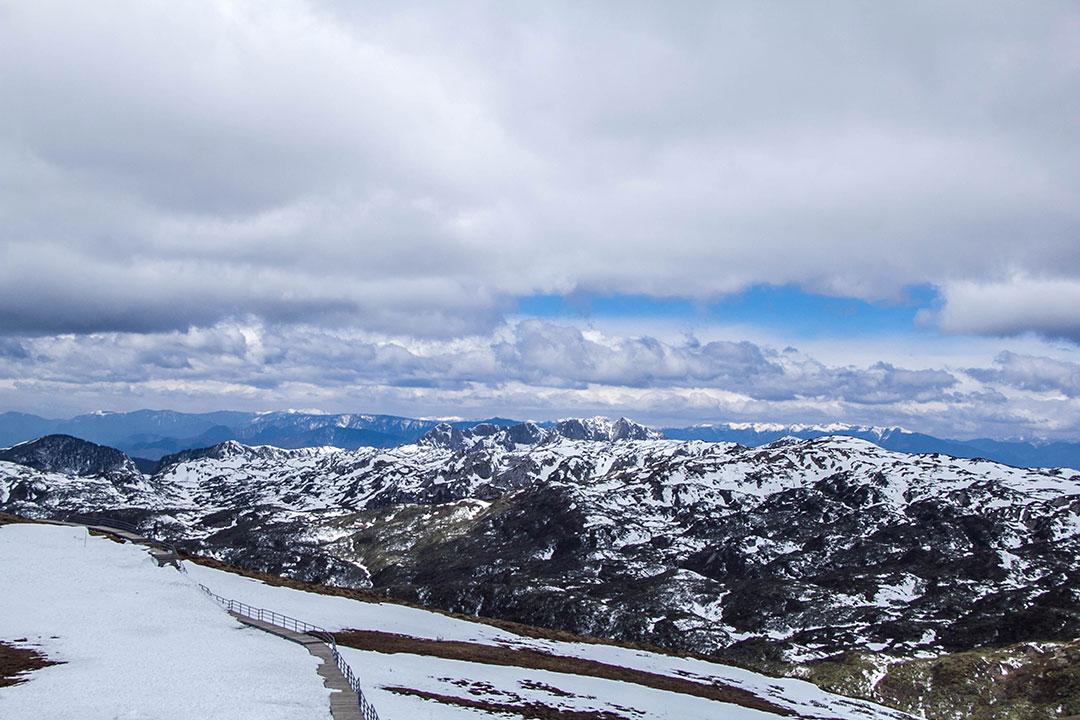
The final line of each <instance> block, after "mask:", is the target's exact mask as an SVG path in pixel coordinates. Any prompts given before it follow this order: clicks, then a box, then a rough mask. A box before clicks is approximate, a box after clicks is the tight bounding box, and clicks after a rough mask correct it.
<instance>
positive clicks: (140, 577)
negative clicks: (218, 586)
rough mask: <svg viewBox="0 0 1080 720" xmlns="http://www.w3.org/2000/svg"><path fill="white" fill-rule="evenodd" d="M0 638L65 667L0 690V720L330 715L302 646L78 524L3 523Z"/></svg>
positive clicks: (238, 719) (234, 719)
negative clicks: (242, 618)
mask: <svg viewBox="0 0 1080 720" xmlns="http://www.w3.org/2000/svg"><path fill="white" fill-rule="evenodd" d="M0 641H3V642H5V643H7V644H13V645H17V646H32V647H34V648H35V649H37V650H39V651H40V652H44V653H45V654H46V655H47V656H48V657H49V658H50V659H51V660H54V661H60V662H62V663H63V664H62V665H55V666H52V667H48V668H44V669H42V670H38V671H36V672H34V673H33V674H32V675H31V676H29V680H28V682H25V683H22V684H19V685H15V686H13V687H0V718H4V719H5V720H16V719H17V718H18V719H20V720H22V719H23V718H25V719H27V720H29V719H30V718H35V719H39V720H59V719H61V718H64V719H70V718H79V719H80V720H99V719H100V720H106V719H108V720H113V719H118V720H151V719H153V720H172V719H176V720H195V719H196V718H198V719H199V720H214V719H217V718H220V719H221V720H245V719H247V718H250V719H251V720H269V719H271V718H273V719H280V720H294V719H296V720H299V719H300V718H305V719H306V718H319V719H320V720H322V719H324V718H326V719H328V718H329V717H330V711H329V708H330V704H329V696H330V691H329V690H326V689H325V688H323V684H322V680H321V678H319V676H318V675H317V674H316V668H317V667H318V665H319V661H318V659H317V658H315V657H313V656H312V655H311V654H309V653H308V652H307V650H305V649H304V648H303V647H302V646H300V645H297V644H294V643H290V642H287V641H283V640H281V639H279V638H276V637H273V636H271V635H267V634H265V633H262V632H260V631H258V630H254V629H251V628H247V627H245V626H243V625H241V624H240V623H238V622H236V621H235V620H233V619H232V618H231V617H229V615H228V614H227V613H225V612H223V611H222V610H221V608H220V607H218V606H217V605H216V604H215V603H214V602H213V601H212V600H210V599H209V598H208V597H206V596H205V595H204V594H203V593H202V592H201V591H200V590H199V589H198V586H197V585H195V583H193V582H192V581H191V580H190V579H188V578H186V577H185V576H184V575H182V574H181V573H178V572H177V571H176V570H174V569H172V568H167V567H166V568H158V567H157V564H156V563H155V562H154V560H153V559H152V558H151V557H150V556H149V555H148V554H147V553H146V551H145V549H143V548H141V547H138V546H135V545H120V544H118V543H115V542H112V541H110V540H107V539H104V538H100V537H88V533H87V531H86V530H85V529H83V528H75V527H56V526H49V525H5V526H2V527H0ZM14 641H20V642H14Z"/></svg>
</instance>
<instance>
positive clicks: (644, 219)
mask: <svg viewBox="0 0 1080 720" xmlns="http://www.w3.org/2000/svg"><path fill="white" fill-rule="evenodd" d="M984 10H985V9H984V8H983V7H982V6H981V4H978V3H971V4H968V5H963V4H962V5H961V6H956V5H951V6H948V7H945V6H936V5H924V6H918V7H904V8H903V9H902V10H901V9H899V8H889V7H886V6H882V5H873V6H869V5H868V6H865V7H860V8H856V9H851V8H847V9H841V8H839V7H832V8H818V7H815V8H799V7H792V6H791V5H790V4H776V5H773V4H769V3H746V4H740V3H736V4H729V5H724V6H692V5H691V6H685V7H683V8H680V9H678V10H672V9H671V8H659V7H656V6H649V5H633V4H632V5H623V6H620V7H619V9H618V10H617V11H616V10H614V9H612V8H610V7H607V6H581V5H580V4H572V3H567V4H559V3H556V4H545V5H544V6H543V7H539V6H537V7H515V6H492V5H487V4H475V5H470V4H466V5H455V6H452V7H451V6H445V5H442V4H434V3H432V4H426V3H405V4H401V5H398V6H395V7H394V8H386V7H378V8H376V7H374V6H372V7H366V6H356V5H355V4H352V3H349V4H335V3H318V2H313V3H308V2H300V1H299V0H275V1H273V2H269V3H254V2H245V1H243V0H241V1H240V2H229V3H226V2H212V1H207V2H197V3H185V4H183V5H181V6H178V5H176V4H175V3H166V2H160V1H151V2H123V1H121V0H112V1H111V2H106V3H105V4H100V3H99V4H95V5H94V6H93V7H90V6H76V7H71V6H70V5H68V4H64V5H60V4H54V3H51V2H49V1H48V0H44V1H43V2H35V3H22V4H14V3H11V4H5V5H3V6H2V8H0V12H2V13H3V17H4V22H3V23H2V24H0V94H2V95H3V97H5V98H6V99H7V100H8V102H7V103H6V112H5V113H4V114H3V117H2V118H0V184H2V186H3V187H4V188H5V192H4V193H2V194H0V216H2V217H3V218H4V223H3V226H2V227H0V248H3V250H2V253H3V257H0V289H2V290H0V330H2V331H6V332H10V333H20V334H29V335H33V334H51V333H66V332H75V333H92V332H106V331H123V332H144V333H156V332H161V331H168V330H186V329H187V328H189V327H192V326H200V327H210V326H213V325H214V324H215V323H218V322H220V321H222V320H224V319H226V318H230V317H238V316H247V315H254V316H257V317H258V318H260V319H262V320H263V321H266V322H268V323H293V324H310V323H315V324H320V325H324V326H327V327H329V326H334V327H339V328H354V329H358V330H364V331H369V332H384V333H394V332H396V333H402V334H412V335H414V336H416V337H429V338H444V339H445V338H450V337H461V336H465V335H470V334H479V335H484V334H487V333H490V332H492V331H494V330H495V329H496V328H497V327H499V324H500V322H501V318H502V317H503V315H504V313H505V312H506V311H507V309H508V308H510V307H512V302H513V299H514V298H515V297H519V296H523V295H530V294H533V293H553V294H567V293H572V292H575V291H579V292H588V293H600V294H604V293H619V294H646V295H653V296H664V297H670V296H679V297H692V298H715V297H718V296H721V295H723V294H725V293H729V292H733V291H737V290H739V289H741V288H745V287H747V286H750V285H753V284H757V283H778V284H785V283H792V284H796V285H799V286H801V287H803V288H805V289H808V290H811V291H815V292H824V293H830V294H837V295H845V296H852V297H859V298H865V299H882V298H894V297H897V296H899V295H900V294H901V293H902V292H903V288H905V287H907V286H909V285H912V284H932V285H937V286H940V287H942V288H945V295H946V298H947V303H946V306H945V308H944V314H943V316H942V322H943V324H944V326H945V327H946V328H948V329H957V330H958V331H959V330H963V331H974V332H992V333H998V332H1003V333H1004V332H1013V331H1020V330H1024V329H1031V330H1036V331H1039V332H1051V333H1057V334H1062V335H1064V336H1068V337H1072V338H1074V339H1075V337H1076V332H1075V327H1071V326H1069V322H1068V318H1064V317H1060V316H1061V312H1056V311H1055V317H1057V318H1058V319H1057V320H1055V321H1053V322H1052V323H1051V322H1049V321H1045V320H1044V319H1042V317H1041V316H1039V315H1038V314H1037V313H1035V312H1033V311H1030V312H1024V313H1020V312H1013V313H1010V312H1009V306H1008V303H1005V302H1001V303H998V304H996V305H991V306H988V307H989V308H990V310H988V311H986V312H985V313H983V315H982V316H978V315H977V314H976V312H975V310H972V309H971V308H972V307H976V308H977V306H978V305H979V299H980V298H982V297H983V296H984V295H993V294H995V292H997V290H999V288H996V287H995V286H994V283H1000V282H1001V278H1002V277H1006V276H1010V275H1009V274H1010V273H1014V274H1017V276H1018V277H1019V276H1023V277H1031V278H1038V277H1048V276H1051V275H1052V276H1053V277H1056V278H1059V281H1060V282H1061V283H1065V284H1069V283H1072V284H1075V283H1077V282H1080V253H1077V251H1076V241H1075V238H1076V236H1077V230H1078V229H1080V222H1078V213H1080V208H1078V206H1077V204H1076V203H1075V197H1076V195H1077V190H1078V189H1080V170H1078V168H1080V157H1078V154H1080V137H1078V134H1080V129H1078V128H1077V126H1076V124H1075V123H1072V122H1069V121H1068V120H1067V118H1071V117H1072V116H1074V115H1075V113H1074V112H1070V109H1072V108H1075V107H1076V105H1077V102H1078V101H1080V89H1078V87H1077V85H1076V82H1075V77H1076V75H1077V72H1078V70H1080V54H1078V53H1077V52H1076V48H1077V47H1080V14H1078V13H1080V11H1078V10H1077V8H1076V7H1075V6H1074V5H1072V4H1069V3H1047V4H1042V5H1040V6H1039V7H1037V8H1032V7H1030V6H1022V5H1019V4H1017V5H1005V6H1000V7H997V8H995V12H993V13H987V12H985V11H984ZM979 288H984V289H986V292H985V293H983V294H980V292H979ZM1033 292H1034V291H1033ZM969 297H971V298H974V299H973V300H971V301H968V300H967V298H969ZM1054 307H1059V306H1054ZM1060 307H1061V308H1064V307H1065V305H1064V303H1061V304H1060ZM991 311H992V312H991ZM633 349H634V350H636V351H640V352H642V353H646V354H648V353H650V352H653V351H650V350H649V349H648V348H644V347H635V348H633ZM594 359H595V358H594ZM666 361H667V362H674V363H678V362H682V361H681V360H679V359H678V358H672V357H668V358H667V359H666ZM609 364H610V363H609ZM595 370H596V372H597V373H601V374H602V372H604V367H603V365H598V366H597V367H596V368H595ZM659 371H660V372H663V370H659ZM643 380H644V378H643Z"/></svg>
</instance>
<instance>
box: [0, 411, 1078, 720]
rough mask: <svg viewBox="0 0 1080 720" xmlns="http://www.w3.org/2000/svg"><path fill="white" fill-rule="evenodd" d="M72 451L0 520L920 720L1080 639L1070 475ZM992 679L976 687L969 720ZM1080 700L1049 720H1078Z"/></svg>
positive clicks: (700, 448)
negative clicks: (81, 516) (689, 661)
mask: <svg viewBox="0 0 1080 720" xmlns="http://www.w3.org/2000/svg"><path fill="white" fill-rule="evenodd" d="M69 442H70V440H62V441H61V440H55V439H52V438H46V439H43V440H42V441H39V444H38V445H37V446H36V448H37V449H36V450H35V451H34V452H32V453H31V452H28V451H27V449H26V448H25V446H20V447H22V449H21V450H20V448H19V447H17V448H15V449H14V450H13V451H10V452H12V453H14V454H9V455H8V456H7V457H9V458H11V459H13V460H14V461H12V460H9V461H7V462H0V509H3V510H6V511H8V512H14V513H19V514H24V515H30V516H39V517H40V516H63V515H65V514H68V513H74V512H86V511H91V512H103V513H107V514H110V515H111V516H113V517H119V518H122V519H125V520H127V521H129V522H137V523H138V524H140V525H141V526H142V527H144V528H146V529H147V531H148V532H150V533H152V534H153V533H156V534H158V535H168V536H170V537H171V538H173V539H175V540H177V541H180V542H181V543H182V544H183V545H184V546H185V547H187V548H189V549H191V550H197V551H199V552H202V553H206V554H211V555H214V556H216V557H218V558H221V559H223V560H227V561H229V562H233V563H237V564H240V565H244V566H247V567H249V568H252V569H255V570H259V571H265V572H271V573H278V574H284V575H290V576H294V577H297V578H301V579H305V580H313V581H319V582H328V583H332V584H338V585H345V586H351V587H358V588H372V589H374V590H375V591H377V592H380V593H383V594H386V595H390V596H393V597H397V598H401V599H406V600H414V601H417V602H420V603H424V604H427V605H431V606H435V607H439V608H442V609H446V610H452V611H458V612H463V613H468V614H478V615H484V616H489V617H496V618H502V619H507V620H516V621H521V622H526V623H529V624H534V625H541V626H545V627H549V628H557V629H562V630H568V631H573V632H577V633H582V634H589V635H596V636H601V637H607V638H615V639H619V640H624V641H634V642H644V643H649V644H653V645H659V646H663V647H666V648H669V649H673V650H680V651H692V652H697V653H706V654H711V655H716V656H720V657H723V658H725V659H727V660H728V661H735V662H741V663H743V664H746V665H749V666H752V667H754V668H757V669H762V670H767V671H772V672H781V673H788V674H796V675H801V676H804V677H808V678H810V679H813V680H814V681H815V682H818V683H819V684H821V685H823V686H826V687H831V688H835V689H840V690H843V691H845V692H848V693H849V694H855V695H862V696H864V697H870V698H874V699H877V700H880V701H883V702H887V703H889V704H892V705H894V706H896V707H903V708H904V709H906V710H914V711H917V712H928V713H930V714H929V715H928V716H929V717H942V718H944V717H978V716H979V715H978V714H977V713H976V712H975V711H973V710H972V708H971V707H967V706H965V707H967V709H966V710H963V711H962V712H966V713H967V714H960V715H957V714H949V713H950V712H953V710H952V709H950V708H952V707H953V706H952V705H949V703H948V702H946V703H945V705H940V704H935V703H937V702H938V701H937V700H935V698H936V697H937V696H935V695H934V693H933V692H931V691H925V692H921V694H918V693H915V694H913V693H914V691H913V690H911V688H913V687H922V686H923V685H927V684H926V683H923V682H922V681H918V680H917V678H919V677H921V676H920V675H919V674H918V673H934V672H937V673H938V674H941V673H942V672H944V670H943V669H942V668H943V667H945V666H944V665H942V663H946V662H947V661H949V660H950V659H955V660H956V662H960V661H961V660H959V659H957V658H960V659H962V658H963V657H964V655H963V654H964V653H976V654H980V653H983V654H985V653H989V652H996V653H1001V652H1005V651H1004V650H1002V648H1014V650H1012V651H1010V652H1012V654H1011V655H1008V663H1007V664H1008V667H1010V668H1013V669H1016V668H1024V667H1029V666H1031V664H1032V663H1036V662H1037V663H1042V664H1044V665H1045V664H1046V663H1050V665H1051V666H1054V665H1053V663H1054V662H1056V661H1055V660H1054V658H1056V657H1057V656H1058V655H1061V654H1065V655H1067V654H1068V653H1069V652H1072V653H1075V650H1074V649H1072V650H1069V649H1068V648H1070V647H1072V648H1074V646H1069V645H1067V643H1069V642H1070V641H1072V640H1074V639H1076V638H1077V637H1080V594H1078V588H1080V560H1078V558H1080V473H1078V472H1077V471H1073V470H1023V469H1017V468H1012V467H1008V466H1004V465H999V464H995V463H991V462H987V461H980V460H963V459H957V458H953V457H949V456H944V455H908V454H903V453H895V452H890V451H887V450H884V449H882V448H880V447H878V446H876V445H874V444H872V443H870V442H867V441H865V440H861V439H857V438H850V437H823V438H815V439H810V440H799V439H793V438H789V439H781V440H778V441H776V442H773V443H771V444H769V445H766V446H763V447H759V448H747V447H744V446H741V445H737V444H733V443H710V442H702V441H675V440H666V439H662V438H660V437H659V436H658V434H657V433H655V432H653V431H651V430H649V429H647V428H644V427H642V426H640V425H637V424H635V423H632V422H630V421H626V420H620V421H617V422H608V421H604V420H600V419H594V420H570V421H563V422H560V423H558V424H556V425H554V426H553V427H541V426H539V425H535V424H531V423H522V424H519V425H514V426H509V427H506V426H498V425H478V426H476V427H473V428H471V429H469V428H460V427H451V426H448V425H440V426H437V427H435V428H434V429H432V430H431V431H430V432H429V433H428V434H427V435H425V436H424V437H423V438H421V439H420V440H419V441H418V442H417V443H415V444H410V445H404V446H400V447H394V448H388V449H376V448H366V449H358V450H352V451H347V450H338V449H334V448H307V449H300V450H281V449H277V448H271V447H248V446H245V445H241V444H239V443H236V442H226V443H222V444H220V445H217V446H214V447H212V448H209V449H205V450H200V451H187V452H184V453H180V454H177V455H174V456H168V457H165V458H163V459H162V461H161V463H160V466H159V467H158V468H157V469H156V472H154V473H153V474H150V475H144V474H142V473H140V472H139V471H138V470H136V469H133V468H126V469H123V470H118V469H116V468H113V469H111V470H109V471H107V472H102V473H99V474H93V473H91V474H78V472H76V471H74V470H73V469H74V468H78V467H83V465H80V464H79V463H77V462H73V461H71V460H70V458H69V459H67V460H65V461H64V462H63V463H60V464H57V463H53V462H50V461H49V458H48V457H45V458H43V457H42V454H43V453H44V455H46V456H47V455H48V452H46V450H47V449H48V448H49V447H52V446H53V445H55V447H57V448H58V452H59V450H60V449H62V450H63V452H64V454H65V457H67V456H68V455H70V454H71V453H70V448H67V446H66V445H65V443H69ZM96 447H97V446H89V447H87V448H86V452H87V453H98V454H100V448H98V449H95V448H96ZM65 448H67V449H65ZM27 458H31V459H34V460H33V462H30V460H28V459H27ZM20 462H22V463H24V464H17V463H20ZM26 463H29V464H26ZM87 467H89V466H87ZM57 468H60V471H57ZM1025 643H1042V644H1043V645H1039V646H1038V647H1039V648H1041V649H1040V650H1039V652H1037V653H1033V652H1025V651H1023V650H1016V649H1015V648H1023V647H1026V646H1025V645H1024V644H1025ZM1063 656H1064V655H1063ZM1048 658H1049V659H1048ZM935 662H936V663H938V664H939V665H937V666H934V665H933V663H935ZM995 662H997V661H991V660H987V661H986V662H984V663H982V664H981V665H980V664H978V663H976V665H977V666H978V667H981V668H982V670H980V671H979V672H976V673H973V674H969V675H970V677H969V680H970V682H973V683H975V684H976V689H975V690H974V691H973V692H974V694H975V696H976V697H977V698H978V697H981V696H982V695H981V694H980V692H979V690H978V689H977V688H978V683H979V682H980V680H979V678H983V680H982V681H981V682H990V679H991V678H993V677H995V676H994V673H995V672H998V671H1000V667H1001V665H1000V663H998V664H997V665H995V664H994V663H995ZM913 663H915V664H913ZM917 663H921V665H918V664H917ZM1066 665H1067V664H1066ZM935 668H936V669H935ZM994 668H997V669H996V670H995V669H994ZM997 677H1000V673H999V674H998V675H997ZM912 678H916V679H914V680H913V679H912ZM905 683H906V684H905ZM1069 687H1070V686H1069V685H1068V684H1067V683H1058V685H1057V690H1053V689H1052V691H1050V692H1049V699H1044V700H1041V701H1040V704H1039V708H1041V709H1040V710H1039V711H1038V712H1043V711H1045V712H1050V709H1051V708H1052V707H1055V708H1059V709H1060V708H1061V707H1065V708H1066V709H1068V708H1069V707H1070V706H1069V705H1068V703H1070V702H1071V703H1073V705H1072V706H1071V708H1072V709H1071V712H1080V707H1078V706H1076V703H1080V692H1077V691H1076V684H1075V681H1074V684H1073V685H1072V686H1071V687H1072V690H1071V691H1070V690H1069ZM941 692H944V693H945V695H946V696H948V695H949V693H948V691H939V694H940V693H941ZM1055 692H1058V693H1059V694H1060V693H1062V692H1064V693H1068V692H1071V693H1072V695H1066V696H1065V697H1064V699H1062V698H1061V697H1059V696H1058V695H1054V693H1055ZM985 695H986V697H990V694H989V693H987V694H985ZM1070 698H1071V699H1070ZM1053 703H1056V705H1054V704H1053ZM1029 711H1030V708H1027V709H1024V710H1022V711H1020V710H1018V711H1017V712H1018V713H1020V714H1017V715H1015V716H1016V717H1056V716H1057V715H1053V714H1031V713H1030V712H1029ZM957 712H961V711H959V710H958V711H957ZM1024 712H1028V714H1026V715H1025V714H1024ZM1054 712H1057V710H1054ZM1065 714H1068V713H1065ZM987 717H990V716H989V715H988V716H987ZM995 717H996V716H995Z"/></svg>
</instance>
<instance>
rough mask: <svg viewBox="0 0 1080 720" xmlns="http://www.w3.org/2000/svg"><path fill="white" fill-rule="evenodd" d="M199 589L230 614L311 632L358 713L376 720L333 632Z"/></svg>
mask: <svg viewBox="0 0 1080 720" xmlns="http://www.w3.org/2000/svg"><path fill="white" fill-rule="evenodd" d="M199 588H200V589H201V590H202V591H203V592H204V593H206V594H207V595H209V596H210V597H211V598H212V599H213V600H214V601H216V602H217V603H218V605H220V606H221V607H223V608H225V609H226V610H227V611H229V612H231V613H237V614H238V615H243V616H244V617H248V618H251V619H253V620H259V621H261V622H265V623H270V624H271V625H276V626H277V627H281V628H285V629H286V630H292V631H293V632H296V633H302V634H305V635H310V636H312V637H313V638H316V639H318V640H320V641H322V642H323V643H324V644H325V645H326V646H327V647H329V648H330V654H331V655H333V657H334V663H335V664H336V665H337V668H338V670H339V671H340V672H341V674H342V676H343V677H344V678H345V681H346V682H347V683H349V687H350V688H351V689H352V691H353V692H354V693H356V702H357V706H358V709H359V710H360V716H361V717H362V718H364V720H379V713H378V712H376V711H375V706H374V705H372V704H371V703H370V702H369V701H368V699H367V697H365V696H364V691H363V689H361V687H360V678H359V677H357V676H356V674H355V673H354V672H353V670H352V668H351V667H350V666H349V663H348V662H346V661H345V658H344V656H342V654H341V653H340V652H339V651H338V646H337V639H336V638H335V637H334V634H333V633H331V632H330V631H328V630H326V629H325V628H321V627H319V626H318V625H312V624H311V623H309V622H304V621H303V620H298V619H297V618H294V617H290V616H289V615H282V614H281V613H279V612H275V611H273V610H268V609H266V608H260V607H255V606H254V605H248V604H247V603H243V602H240V601H239V600H233V599H231V598H227V597H222V596H221V595H218V594H217V593H215V592H214V591H213V590H211V589H210V588H208V587H206V586H205V585H203V584H202V583H199Z"/></svg>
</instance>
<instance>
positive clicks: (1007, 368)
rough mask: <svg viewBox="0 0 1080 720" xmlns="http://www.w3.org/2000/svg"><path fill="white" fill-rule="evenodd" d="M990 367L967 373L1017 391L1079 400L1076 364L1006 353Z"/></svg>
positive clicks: (1079, 366)
mask: <svg viewBox="0 0 1080 720" xmlns="http://www.w3.org/2000/svg"><path fill="white" fill-rule="evenodd" d="M994 364H995V367H992V368H971V369H969V370H968V373H969V374H970V375H972V376H973V377H976V378H978V379H980V380H982V381H984V382H989V383H997V384H1000V385H1007V386H1009V387H1014V388H1019V389H1021V390H1032V391H1035V392H1048V393H1053V394H1061V395H1065V396H1066V397H1069V398H1076V397H1080V363H1074V362H1068V361H1065V360H1056V359H1054V358H1048V357H1034V356H1031V355H1018V354H1017V353H1014V352H1008V351H1006V352H1003V353H1001V354H999V355H998V356H997V357H996V358H995V359H994Z"/></svg>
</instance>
